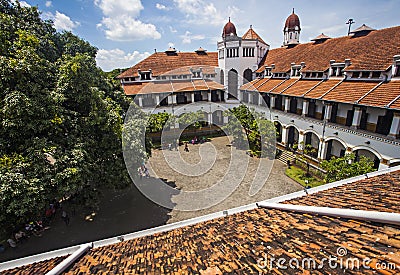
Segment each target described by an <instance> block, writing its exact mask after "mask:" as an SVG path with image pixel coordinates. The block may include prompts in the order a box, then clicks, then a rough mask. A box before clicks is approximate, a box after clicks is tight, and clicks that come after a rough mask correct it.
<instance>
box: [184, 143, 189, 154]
mask: <svg viewBox="0 0 400 275" xmlns="http://www.w3.org/2000/svg"><path fill="white" fill-rule="evenodd" d="M185 152H189V146H188V144H187V143H185Z"/></svg>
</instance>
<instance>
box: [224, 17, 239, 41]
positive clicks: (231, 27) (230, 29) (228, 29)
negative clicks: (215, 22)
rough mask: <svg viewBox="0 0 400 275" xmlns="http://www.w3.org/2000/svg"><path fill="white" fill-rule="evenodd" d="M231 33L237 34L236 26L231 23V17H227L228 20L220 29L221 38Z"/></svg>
mask: <svg viewBox="0 0 400 275" xmlns="http://www.w3.org/2000/svg"><path fill="white" fill-rule="evenodd" d="M231 35H234V36H237V34H236V27H235V25H233V23H232V22H231V18H230V17H229V22H228V23H226V24H225V27H224V29H223V30H222V38H225V37H226V36H231Z"/></svg>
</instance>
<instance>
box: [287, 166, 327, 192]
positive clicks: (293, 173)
mask: <svg viewBox="0 0 400 275" xmlns="http://www.w3.org/2000/svg"><path fill="white" fill-rule="evenodd" d="M285 174H286V176H288V177H289V178H291V179H292V180H295V181H296V182H298V183H300V184H301V185H303V186H306V183H305V180H308V186H310V187H316V186H320V185H323V184H325V182H324V181H321V180H319V179H316V178H315V177H306V176H305V174H306V172H305V171H303V170H302V169H301V168H299V167H296V166H293V165H292V166H291V167H290V168H286V171H285Z"/></svg>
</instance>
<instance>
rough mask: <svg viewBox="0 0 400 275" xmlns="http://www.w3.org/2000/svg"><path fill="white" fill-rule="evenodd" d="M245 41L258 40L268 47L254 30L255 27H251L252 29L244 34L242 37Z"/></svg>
mask: <svg viewBox="0 0 400 275" xmlns="http://www.w3.org/2000/svg"><path fill="white" fill-rule="evenodd" d="M242 39H243V40H258V41H260V42H262V43H264V44H266V45H268V44H267V43H265V41H264V40H263V39H262V38H261V36H259V35H258V34H257V33H256V32H255V31H254V30H253V27H252V26H251V25H250V29H249V30H248V31H247V32H246V33H245V34H243V36H242Z"/></svg>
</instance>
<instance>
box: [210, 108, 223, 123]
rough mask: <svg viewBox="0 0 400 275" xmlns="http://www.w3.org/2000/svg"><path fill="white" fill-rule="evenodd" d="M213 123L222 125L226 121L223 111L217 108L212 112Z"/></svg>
mask: <svg viewBox="0 0 400 275" xmlns="http://www.w3.org/2000/svg"><path fill="white" fill-rule="evenodd" d="M212 123H213V124H214V125H218V126H222V125H223V123H224V119H223V113H222V111H221V110H216V111H214V112H213V113H212Z"/></svg>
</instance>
